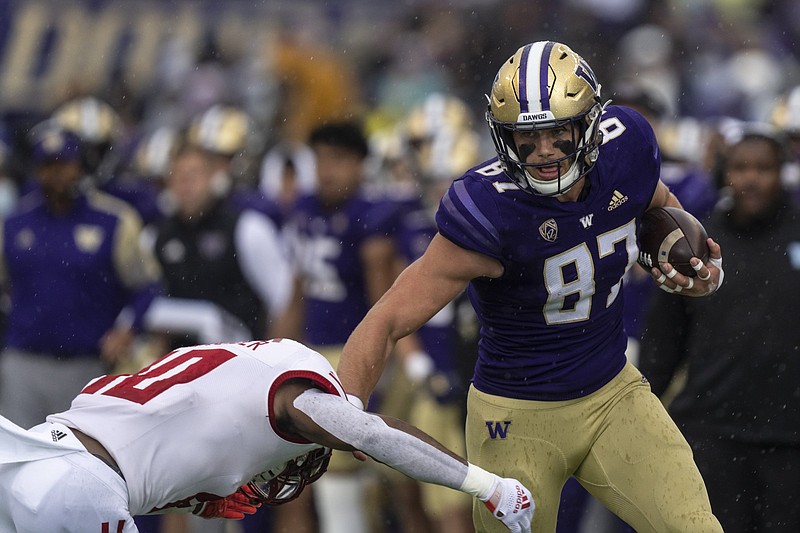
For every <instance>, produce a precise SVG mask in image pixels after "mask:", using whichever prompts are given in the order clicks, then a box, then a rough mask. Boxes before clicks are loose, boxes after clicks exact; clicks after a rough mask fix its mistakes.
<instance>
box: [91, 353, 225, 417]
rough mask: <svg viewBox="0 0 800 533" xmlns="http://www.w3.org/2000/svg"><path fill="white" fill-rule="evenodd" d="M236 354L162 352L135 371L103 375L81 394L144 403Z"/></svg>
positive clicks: (205, 372) (209, 370)
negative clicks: (145, 365)
mask: <svg viewBox="0 0 800 533" xmlns="http://www.w3.org/2000/svg"><path fill="white" fill-rule="evenodd" d="M233 357H236V354H234V353H233V352H229V351H228V350H221V349H212V350H189V351H187V352H182V353H175V352H173V353H171V354H168V355H165V356H164V357H163V358H161V359H159V360H158V361H156V362H155V363H153V364H151V365H150V366H147V367H145V368H143V369H142V370H140V371H139V372H137V373H136V374H123V375H120V376H103V377H101V378H99V379H97V380H96V381H93V382H92V383H90V384H88V385H87V386H86V387H84V389H83V390H82V391H81V394H105V395H106V396H114V397H116V398H122V399H123V400H129V401H131V402H136V403H139V404H145V403H147V402H148V401H150V400H152V399H153V398H154V397H156V396H158V395H159V394H161V393H162V392H164V391H165V390H167V389H168V388H170V387H172V386H173V385H178V384H180V383H188V382H190V381H192V380H195V379H197V378H199V377H200V376H203V375H205V374H208V373H209V372H211V371H212V370H214V369H215V368H217V367H218V366H219V365H221V364H222V363H224V362H225V361H227V360H229V359H231V358H233Z"/></svg>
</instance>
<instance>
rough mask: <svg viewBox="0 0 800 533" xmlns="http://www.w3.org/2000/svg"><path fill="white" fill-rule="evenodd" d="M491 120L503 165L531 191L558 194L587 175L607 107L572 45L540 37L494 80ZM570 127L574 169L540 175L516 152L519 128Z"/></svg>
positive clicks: (568, 155) (567, 154)
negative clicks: (554, 175)
mask: <svg viewBox="0 0 800 533" xmlns="http://www.w3.org/2000/svg"><path fill="white" fill-rule="evenodd" d="M487 98H488V99H489V108H488V110H487V112H486V120H487V122H488V123H489V128H490V131H491V134H492V140H493V141H494V145H495V149H496V150H497V155H498V158H499V160H500V163H501V164H502V165H503V167H504V168H505V170H506V172H508V174H509V175H510V176H511V177H512V178H513V179H514V181H516V183H517V184H518V185H519V186H520V187H521V188H522V189H523V190H526V191H530V192H533V193H535V194H538V195H542V196H557V195H560V194H563V193H564V192H566V191H567V190H568V189H569V188H570V187H572V186H573V185H574V184H575V183H577V182H578V181H579V180H580V179H581V178H582V177H583V176H585V175H586V174H587V173H588V172H589V171H590V170H591V169H592V167H593V166H594V163H595V162H596V161H597V155H598V147H599V145H600V142H601V138H600V137H601V136H600V133H599V131H598V124H599V119H600V115H601V113H602V111H603V105H602V104H601V101H600V85H599V84H598V83H597V79H596V78H595V75H594V73H593V72H592V69H591V68H590V67H589V65H588V64H587V63H586V61H584V60H583V58H581V57H580V56H579V55H578V54H576V53H575V52H573V51H572V50H571V49H570V48H569V47H568V46H567V45H565V44H562V43H557V42H553V41H539V42H535V43H532V44H528V45H525V46H523V47H521V48H520V49H519V50H517V51H516V53H515V54H514V55H513V56H511V57H510V58H509V59H508V60H507V61H506V62H505V63H504V64H503V65H502V66H501V67H500V70H499V71H498V73H497V76H496V77H495V80H494V83H493V84H492V92H491V95H489V96H487ZM566 126H570V127H571V129H572V143H571V144H572V145H571V146H570V147H569V148H568V149H567V151H566V152H565V155H564V157H562V158H560V159H558V160H557V161H549V162H547V163H545V164H546V165H548V166H549V165H552V164H554V163H556V162H558V161H563V160H566V159H569V160H571V161H572V165H571V166H570V168H569V170H568V171H567V172H566V173H565V174H564V175H561V176H559V177H558V179H555V180H552V181H542V180H537V179H535V178H534V177H533V176H532V175H531V173H529V172H528V171H527V170H526V167H534V166H537V165H533V164H529V163H525V162H524V160H523V158H522V157H520V155H519V153H518V152H517V147H516V144H515V143H514V140H513V132H514V131H522V132H525V131H536V130H542V129H549V128H555V127H566Z"/></svg>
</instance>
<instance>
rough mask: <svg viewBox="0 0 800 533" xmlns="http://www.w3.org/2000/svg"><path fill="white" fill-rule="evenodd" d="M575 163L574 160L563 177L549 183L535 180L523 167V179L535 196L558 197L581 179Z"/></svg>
mask: <svg viewBox="0 0 800 533" xmlns="http://www.w3.org/2000/svg"><path fill="white" fill-rule="evenodd" d="M577 163H578V161H577V159H576V160H575V161H573V162H572V165H570V167H569V170H568V171H566V172H565V173H564V175H563V176H560V177H559V178H558V179H554V180H550V181H542V180H537V179H536V178H534V177H533V176H531V174H530V172H528V171H527V170H526V169H525V167H522V168H523V170H524V171H525V179H526V180H528V185H530V186H531V189H533V190H534V191H535V192H536V194H539V195H541V196H558V195H559V194H563V193H565V192H566V191H567V190H568V189H569V188H570V187H572V186H573V185H574V184H575V182H576V181H578V179H579V178H580V177H581V176H580V173H579V172H578V164H577Z"/></svg>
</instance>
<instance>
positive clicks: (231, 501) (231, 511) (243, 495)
mask: <svg viewBox="0 0 800 533" xmlns="http://www.w3.org/2000/svg"><path fill="white" fill-rule="evenodd" d="M259 507H261V502H260V501H258V499H257V498H256V496H255V494H254V493H253V492H252V491H251V490H250V488H249V487H248V486H247V485H245V486H243V487H240V488H239V490H237V491H236V492H234V493H233V494H231V495H230V496H228V497H226V498H220V499H218V500H212V501H210V502H205V503H203V504H202V507H200V508H199V509H195V511H193V513H192V514H196V515H198V516H200V517H202V518H227V519H229V520H241V519H242V518H244V515H247V514H254V513H255V512H256V511H257V510H258V508H259Z"/></svg>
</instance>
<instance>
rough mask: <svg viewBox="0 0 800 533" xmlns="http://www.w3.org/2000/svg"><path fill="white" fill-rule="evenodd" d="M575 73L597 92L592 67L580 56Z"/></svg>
mask: <svg viewBox="0 0 800 533" xmlns="http://www.w3.org/2000/svg"><path fill="white" fill-rule="evenodd" d="M575 75H576V76H580V77H581V78H583V79H584V80H586V83H588V84H589V85H590V86H591V87H592V89H593V90H594V91H595V92H597V78H596V77H595V75H594V72H593V71H592V67H590V66H589V64H588V63H587V62H586V61H585V60H584V59H583V58H580V60H579V62H578V68H576V69H575Z"/></svg>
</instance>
